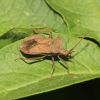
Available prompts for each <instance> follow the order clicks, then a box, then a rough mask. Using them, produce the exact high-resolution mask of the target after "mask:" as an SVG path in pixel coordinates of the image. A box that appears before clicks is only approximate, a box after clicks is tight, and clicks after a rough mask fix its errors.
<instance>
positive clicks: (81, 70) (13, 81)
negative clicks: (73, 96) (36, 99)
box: [0, 0, 100, 100]
mask: <svg viewBox="0 0 100 100" xmlns="http://www.w3.org/2000/svg"><path fill="white" fill-rule="evenodd" d="M63 1H64V2H62V1H60V0H58V1H56V0H51V1H49V0H48V1H47V3H48V4H49V6H51V7H52V8H53V9H55V11H57V12H58V13H59V14H61V16H63V18H64V20H65V22H66V23H64V21H63V19H62V17H61V16H60V15H59V14H57V13H56V12H55V11H53V9H51V8H50V7H49V6H48V5H47V4H46V3H45V2H44V1H43V0H34V1H33V0H0V7H1V8H2V10H3V12H2V13H0V14H1V15H2V16H3V17H2V16H1V15H0V17H1V20H0V23H2V24H0V25H1V30H0V33H1V35H2V34H4V33H6V32H7V31H9V30H10V29H12V28H15V29H16V28H17V27H19V28H20V30H19V31H18V30H17V31H16V30H15V32H13V33H14V34H15V35H14V36H15V37H17V36H16V35H18V37H20V36H21V35H22V34H23V33H26V35H27V34H28V35H30V34H31V32H30V31H27V29H28V28H29V30H30V29H32V28H33V27H50V28H53V29H54V32H53V37H56V36H58V35H59V36H60V37H62V39H63V46H64V48H66V49H71V48H72V47H74V46H75V44H76V43H77V42H78V41H79V40H80V38H78V37H79V36H81V35H80V33H82V32H90V33H91V34H89V35H88V36H89V37H90V36H92V37H93V38H95V39H96V38H97V40H98V41H100V34H97V32H99V28H97V27H93V26H91V24H89V23H90V20H89V23H88V21H87V23H88V24H89V25H90V26H89V27H87V26H88V25H87V26H86V25H85V23H86V22H84V20H83V19H82V25H81V24H77V23H74V22H75V20H76V19H78V18H80V17H81V16H78V15H77V16H78V17H76V15H74V14H76V13H77V10H78V9H79V10H80V11H81V12H82V11H83V12H84V7H83V6H78V4H79V5H80V4H84V5H85V7H86V6H87V3H88V2H87V1H90V0H87V1H84V2H83V1H82V0H78V1H77V2H78V4H77V5H74V4H75V3H77V2H74V1H73V0H70V1H69V0H66V1H65V0H63ZM68 1H69V2H68ZM79 1H80V2H79ZM92 1H93V0H91V1H90V2H92ZM98 2H99V1H98ZM72 4H73V5H72ZM98 4H99V3H98ZM58 5H59V6H58ZM92 5H94V3H92ZM88 6H89V7H90V5H88ZM67 7H69V8H70V9H77V10H75V11H74V12H75V13H72V14H70V12H69V11H66V9H67ZM75 7H76V8H75ZM77 7H79V8H77ZM64 8H66V9H65V10H64ZM90 8H92V7H90ZM82 9H83V10H82ZM98 9H99V8H98ZM0 10H1V9H0ZM92 10H93V9H90V11H92ZM85 11H86V10H85ZM87 11H88V9H87ZM96 11H97V10H96ZM62 12H63V13H62ZM67 13H68V14H67ZM92 13H93V12H92ZM66 16H67V17H68V19H67V17H66ZM85 17H86V18H87V19H90V17H89V16H85ZM82 18H84V17H82ZM95 19H96V18H95ZM97 19H98V18H97ZM93 24H95V25H94V26H96V25H98V24H96V23H95V21H93ZM83 25H85V26H86V27H85V28H84V27H83ZM98 27H99V26H98ZM22 28H24V29H26V30H25V32H24V31H22ZM92 28H93V29H92ZM95 28H96V29H95ZM13 31H14V30H13ZM16 32H17V33H16ZM57 32H58V33H57ZM77 32H78V33H77ZM79 32H80V33H79ZM94 33H95V34H94ZM26 35H25V37H26ZM6 36H9V35H8V34H7V35H6ZM6 36H5V37H6ZM12 36H13V35H11V38H10V41H12V40H13V39H14V38H12ZM22 36H24V35H22ZM8 39H9V38H8ZM15 39H16V38H15ZM23 41H24V40H19V38H18V40H17V42H14V43H12V42H11V43H12V44H9V43H8V42H9V40H8V42H7V43H8V44H7V45H6V46H4V47H3V48H1V49H0V100H11V99H17V98H21V97H25V96H29V95H35V94H39V93H43V92H47V91H51V90H55V89H58V88H62V87H65V86H70V85H72V84H76V83H80V82H83V81H87V80H91V79H94V78H98V77H100V62H99V61H98V60H99V59H100V47H99V46H97V45H96V44H95V43H94V42H91V41H87V40H83V41H82V42H81V43H80V45H79V46H78V47H77V48H75V50H74V51H75V52H73V53H72V56H73V57H72V58H71V59H69V60H70V61H66V62H67V64H68V67H69V70H70V71H69V73H68V72H67V70H66V69H65V68H64V67H63V66H62V65H61V64H60V63H59V62H58V61H55V67H56V69H55V73H54V75H53V78H52V79H50V75H51V72H52V62H51V60H47V59H46V60H43V61H40V62H36V63H33V64H27V63H25V62H24V61H22V60H16V59H17V58H20V57H23V55H22V54H21V53H20V50H19V46H20V45H21V43H22V42H23ZM4 43H5V42H2V44H4Z"/></svg>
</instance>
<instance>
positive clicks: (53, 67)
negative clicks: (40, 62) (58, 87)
mask: <svg viewBox="0 0 100 100" xmlns="http://www.w3.org/2000/svg"><path fill="white" fill-rule="evenodd" d="M51 58H52V73H51V76H50V79H52V76H53V73H54V71H55V63H54V57H53V56H51Z"/></svg>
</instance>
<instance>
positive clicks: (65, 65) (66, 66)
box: [58, 55, 70, 74]
mask: <svg viewBox="0 0 100 100" xmlns="http://www.w3.org/2000/svg"><path fill="white" fill-rule="evenodd" d="M58 58H59V59H60V60H61V63H62V64H63V67H64V68H65V69H67V71H68V74H69V72H70V71H69V67H68V64H67V63H66V62H65V60H63V59H62V58H61V57H60V56H59V55H58Z"/></svg>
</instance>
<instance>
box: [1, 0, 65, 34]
mask: <svg viewBox="0 0 100 100" xmlns="http://www.w3.org/2000/svg"><path fill="white" fill-rule="evenodd" d="M0 12H1V13H0V34H4V33H6V32H7V31H9V30H10V29H12V28H26V29H27V28H33V27H51V28H53V29H55V30H57V31H63V32H64V30H65V28H66V24H65V23H64V21H63V19H62V18H61V16H59V15H58V14H57V13H54V12H53V11H52V10H51V9H50V8H49V7H48V5H47V4H46V3H45V2H44V0H28V1H27V0H0Z"/></svg>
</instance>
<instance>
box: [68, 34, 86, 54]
mask: <svg viewBox="0 0 100 100" xmlns="http://www.w3.org/2000/svg"><path fill="white" fill-rule="evenodd" d="M86 34H87V33H86ZM86 34H85V35H84V36H83V37H81V39H80V40H79V41H78V42H77V44H76V45H75V46H74V47H73V48H71V49H70V50H69V51H70V52H72V51H73V49H75V48H76V47H77V46H78V45H79V44H80V43H81V41H82V40H83V39H84V37H85V36H86Z"/></svg>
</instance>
